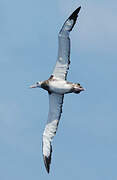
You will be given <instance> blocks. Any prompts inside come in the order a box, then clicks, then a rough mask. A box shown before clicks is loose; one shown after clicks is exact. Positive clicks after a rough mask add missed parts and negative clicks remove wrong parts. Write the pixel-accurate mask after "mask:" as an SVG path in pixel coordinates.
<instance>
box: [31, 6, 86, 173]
mask: <svg viewBox="0 0 117 180" xmlns="http://www.w3.org/2000/svg"><path fill="white" fill-rule="evenodd" d="M80 9H81V6H80V7H78V8H77V9H76V10H75V11H74V12H73V13H72V14H71V15H70V16H69V18H68V19H67V20H66V21H65V23H64V24H63V26H62V28H61V30H60V32H59V34H58V41H59V47H58V58H57V61H56V65H55V68H54V71H53V73H52V75H51V76H50V78H49V79H48V80H45V81H39V82H37V83H35V84H34V85H32V86H30V88H43V89H44V90H46V91H48V95H49V113H48V121H47V124H46V126H45V130H44V132H43V140H42V142H43V143H42V152H43V159H44V164H45V167H46V170H47V172H48V173H49V171H50V163H51V155H52V145H51V142H52V139H53V137H54V136H55V134H56V131H57V128H58V124H59V120H60V117H61V113H62V105H63V99H64V94H67V93H76V94H79V93H80V92H81V91H84V90H85V89H84V88H83V87H82V86H81V85H80V84H79V83H72V82H68V81H67V73H68V69H69V65H70V38H69V34H70V31H72V29H73V27H74V25H75V23H76V20H77V17H78V13H79V11H80Z"/></svg>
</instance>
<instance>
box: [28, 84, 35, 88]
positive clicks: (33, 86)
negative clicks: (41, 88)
mask: <svg viewBox="0 0 117 180" xmlns="http://www.w3.org/2000/svg"><path fill="white" fill-rule="evenodd" d="M36 87H37V85H36V84H34V85H32V86H30V87H29V88H36Z"/></svg>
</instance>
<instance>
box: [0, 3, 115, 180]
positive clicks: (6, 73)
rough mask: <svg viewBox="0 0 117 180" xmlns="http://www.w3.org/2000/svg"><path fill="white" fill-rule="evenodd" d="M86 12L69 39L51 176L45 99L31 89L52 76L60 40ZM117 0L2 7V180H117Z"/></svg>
mask: <svg viewBox="0 0 117 180" xmlns="http://www.w3.org/2000/svg"><path fill="white" fill-rule="evenodd" d="M80 5H81V6H82V9H81V12H80V13H79V18H78V21H77V23H76V25H75V27H74V29H73V31H72V33H71V41H72V42H71V43H72V47H71V66H70V71H69V75H68V80H69V81H73V82H80V83H81V85H83V87H85V88H86V91H85V92H83V93H81V94H80V95H75V94H73V95H66V96H65V100H64V106H63V114H62V118H61V122H60V124H59V129H58V132H57V134H56V137H55V138H54V141H53V154H52V164H51V171H50V175H48V174H47V173H46V170H45V167H44V164H43V157H42V146H41V145H42V142H41V140H42V133H43V130H44V127H45V124H46V121H47V115H48V95H47V93H46V92H45V91H43V90H41V89H35V90H30V89H29V88H28V87H29V86H30V85H31V84H33V83H34V82H36V81H38V80H45V79H47V78H48V77H49V76H50V74H51V73H52V70H53V67H54V64H55V61H56V57H57V48H58V40H57V33H58V32H59V30H60V28H61V26H62V24H63V23H64V21H65V20H66V18H68V16H69V15H70V14H71V13H72V12H73V11H74V10H75V9H76V8H77V7H78V6H80ZM116 7H117V1H115V0H112V1H106V0H103V1H97V0H95V2H94V1H93V0H91V1H90V2H88V1H84V0H82V1H81V0H79V1H77V0H64V1H63V0H56V1H40V0H20V1H18V0H10V1H9V0H1V1H0V27H1V28H0V92H1V93H0V179H1V180H16V179H17V180H32V179H34V180H39V179H41V180H45V179H49V180H50V179H51V180H55V179H56V180H59V179H67V180H71V179H79V180H86V179H87V180H94V179H95V180H99V179H100V180H104V179H106V180H117V171H116V167H117V8H116Z"/></svg>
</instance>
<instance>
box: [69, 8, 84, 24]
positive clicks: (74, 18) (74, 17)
mask: <svg viewBox="0 0 117 180" xmlns="http://www.w3.org/2000/svg"><path fill="white" fill-rule="evenodd" d="M80 9H81V6H79V7H78V8H77V9H76V10H75V11H74V12H73V13H72V14H71V16H70V17H69V19H73V20H75V21H76V19H77V17H78V13H79V11H80Z"/></svg>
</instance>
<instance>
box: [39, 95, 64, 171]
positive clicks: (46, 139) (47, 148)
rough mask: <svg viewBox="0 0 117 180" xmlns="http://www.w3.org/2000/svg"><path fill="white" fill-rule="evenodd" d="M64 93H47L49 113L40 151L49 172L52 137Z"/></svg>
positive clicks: (59, 115) (56, 125) (58, 118)
mask: <svg viewBox="0 0 117 180" xmlns="http://www.w3.org/2000/svg"><path fill="white" fill-rule="evenodd" d="M63 98H64V95H59V94H54V93H52V94H49V114H48V122H47V124H46V127H45V130H44V133H43V142H42V152H43V160H44V165H45V168H46V170H47V172H48V173H49V172H50V164H51V156H52V145H51V142H52V139H53V137H54V136H55V134H56V131H57V128H58V124H59V120H60V117H61V113H62V105H63Z"/></svg>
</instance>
